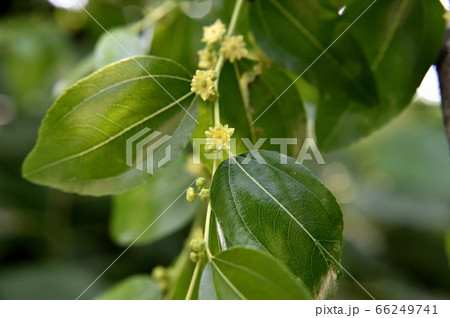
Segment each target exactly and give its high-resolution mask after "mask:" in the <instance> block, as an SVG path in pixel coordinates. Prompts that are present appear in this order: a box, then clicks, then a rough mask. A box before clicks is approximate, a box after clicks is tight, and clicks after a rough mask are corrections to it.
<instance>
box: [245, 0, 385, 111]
mask: <svg viewBox="0 0 450 318" xmlns="http://www.w3.org/2000/svg"><path fill="white" fill-rule="evenodd" d="M340 18H341V17H340V16H339V14H338V12H337V10H331V9H330V8H326V7H324V6H323V5H322V4H320V3H318V2H317V1H306V0H303V1H298V0H269V1H262V0H256V1H254V5H253V8H252V9H251V10H250V19H251V23H252V30H253V33H254V35H255V38H256V41H257V43H258V44H259V46H260V47H261V48H262V50H263V51H264V52H265V53H266V54H267V55H268V56H269V57H270V58H272V59H273V60H274V61H275V62H277V63H279V64H281V65H284V66H286V67H287V68H288V69H290V70H292V71H295V72H297V74H299V75H300V74H302V73H304V72H305V73H304V75H303V76H304V77H305V78H306V79H308V80H309V81H311V82H312V83H314V84H316V85H318V86H320V87H321V88H323V89H326V90H327V91H329V90H332V91H337V92H342V93H344V94H345V95H346V96H347V97H348V98H349V99H352V100H358V101H361V102H364V103H365V104H367V105H368V107H370V106H374V105H375V104H376V102H377V91H376V86H375V82H374V79H373V76H372V74H371V72H370V68H369V64H368V63H367V61H366V60H365V58H364V55H363V53H362V51H361V49H360V47H359V46H358V43H356V41H355V39H354V38H353V37H352V36H351V35H349V34H347V35H346V36H343V37H341V38H339V41H336V42H335V43H334V44H333V45H332V46H331V47H330V48H329V50H327V48H328V47H329V46H330V44H331V43H333V42H334V41H335V40H336V38H338V36H339V35H340V34H341V33H342V32H343V31H344V28H343V26H342V25H341V24H340V23H339V21H340ZM319 56H320V57H321V58H319V59H318V57H319ZM313 63H314V65H313V66H312V67H311V65H312V64H313ZM285 88H287V87H285Z"/></svg>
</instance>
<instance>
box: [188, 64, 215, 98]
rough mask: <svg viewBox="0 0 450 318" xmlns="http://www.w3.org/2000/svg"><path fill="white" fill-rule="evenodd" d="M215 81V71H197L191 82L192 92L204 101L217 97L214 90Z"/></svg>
mask: <svg viewBox="0 0 450 318" xmlns="http://www.w3.org/2000/svg"><path fill="white" fill-rule="evenodd" d="M215 80H216V78H215V76H214V72H213V71H211V70H209V71H200V70H197V71H196V72H195V75H194V78H193V79H192V82H191V91H193V92H194V93H195V94H197V95H198V96H200V97H201V98H202V99H203V100H204V101H206V100H207V99H211V98H212V97H214V96H216V91H215V89H214V81H215Z"/></svg>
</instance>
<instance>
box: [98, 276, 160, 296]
mask: <svg viewBox="0 0 450 318" xmlns="http://www.w3.org/2000/svg"><path fill="white" fill-rule="evenodd" d="M162 297H163V295H162V293H161V291H160V290H159V288H158V284H157V283H156V282H155V281H154V280H153V279H152V278H151V277H150V275H144V274H140V275H134V276H131V277H128V278H126V279H124V280H123V281H121V282H120V283H118V284H117V285H115V286H113V287H111V288H110V289H108V290H106V291H104V292H103V293H101V294H100V295H99V296H98V297H97V299H100V300H146V299H149V300H150V299H151V300H159V299H162Z"/></svg>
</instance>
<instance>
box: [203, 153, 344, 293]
mask: <svg viewBox="0 0 450 318" xmlns="http://www.w3.org/2000/svg"><path fill="white" fill-rule="evenodd" d="M258 154H259V155H260V158H259V159H260V160H261V159H263V160H264V161H265V164H260V163H259V162H258V161H257V160H256V158H258V157H255V155H258ZM283 160H284V161H285V162H284V163H283V164H282V163H281V162H283ZM211 203H212V208H213V211H214V213H215V215H216V217H217V219H218V220H219V223H220V224H221V225H222V228H223V230H224V232H225V235H226V236H227V237H228V238H229V240H230V241H231V243H232V244H234V245H245V246H252V247H256V248H258V249H261V250H264V251H268V252H269V253H270V254H272V255H273V256H274V257H275V258H276V259H278V260H281V261H282V262H283V263H285V264H287V266H288V267H289V268H290V269H291V270H292V271H293V273H294V274H296V275H297V276H298V277H300V278H301V280H302V281H303V282H304V283H305V284H306V285H307V286H308V287H309V288H311V290H312V291H313V293H314V295H315V297H317V298H326V297H329V296H330V295H332V294H333V292H334V289H335V288H334V287H335V286H336V280H337V278H338V276H339V273H340V265H339V264H338V262H340V259H341V253H342V230H343V221H342V213H341V209H340V207H339V205H338V204H337V203H336V199H335V198H334V197H333V195H332V194H331V193H330V192H329V191H328V189H327V188H326V187H325V186H324V185H323V184H322V183H321V182H320V181H319V180H318V179H317V178H316V177H314V176H313V175H312V174H311V173H310V172H309V171H308V170H307V169H306V168H304V167H303V166H302V165H300V164H298V163H296V162H295V160H294V159H293V158H290V157H286V156H284V155H280V154H279V153H276V152H271V151H259V152H257V153H256V154H250V153H246V154H242V155H240V156H237V157H235V158H234V159H228V160H226V161H224V162H222V164H221V165H220V166H219V167H218V169H217V172H216V174H215V175H214V179H213V183H212V186H211Z"/></svg>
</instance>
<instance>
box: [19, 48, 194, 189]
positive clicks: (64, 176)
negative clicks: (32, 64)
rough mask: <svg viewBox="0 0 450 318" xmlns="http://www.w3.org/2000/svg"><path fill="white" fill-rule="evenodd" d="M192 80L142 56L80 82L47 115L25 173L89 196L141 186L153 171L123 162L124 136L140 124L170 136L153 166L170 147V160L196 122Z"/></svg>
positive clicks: (176, 68) (170, 66)
mask: <svg viewBox="0 0 450 318" xmlns="http://www.w3.org/2000/svg"><path fill="white" fill-rule="evenodd" d="M136 61H137V62H138V63H139V64H140V65H138V64H137V63H136ZM141 66H142V67H143V68H144V69H145V70H144V69H142V68H141ZM147 72H148V73H149V74H151V75H152V77H151V76H149V75H148V73H147ZM190 80H191V76H190V75H189V73H188V72H187V71H186V70H185V69H184V68H182V67H181V66H180V65H178V64H176V63H174V62H172V61H170V60H167V59H162V58H156V57H150V56H146V57H137V58H136V59H127V60H122V61H120V62H117V63H115V64H112V65H110V66H107V67H105V68H103V69H101V70H99V71H97V72H95V73H94V74H92V75H90V76H89V77H87V78H85V79H83V80H81V81H79V82H78V83H76V84H75V85H73V86H72V87H71V88H69V89H68V90H67V91H66V92H65V93H64V94H63V95H62V96H61V97H60V98H59V99H58V100H57V101H56V102H55V104H54V105H53V106H52V108H51V109H50V110H49V112H48V113H47V115H46V117H45V118H44V120H43V122H42V125H41V128H40V130H39V138H38V141H37V144H36V146H35V148H34V149H33V150H32V152H31V153H30V154H29V156H28V158H27V159H26V160H25V163H24V166H23V175H24V176H25V177H26V178H27V179H29V180H31V181H33V182H36V183H39V184H43V185H48V186H52V187H55V188H59V189H61V190H64V191H69V192H77V193H81V194H90V195H106V194H116V193H121V192H124V191H127V190H129V189H131V188H133V187H135V186H137V185H140V184H143V183H144V182H145V181H147V180H148V179H149V178H150V176H151V175H150V174H148V173H146V172H143V171H140V170H137V169H136V168H134V167H130V166H127V165H126V140H127V139H128V138H130V137H132V136H134V135H135V134H137V133H139V132H141V130H142V129H144V128H147V129H151V131H152V132H155V131H158V132H161V133H162V134H164V135H170V136H172V137H171V139H170V140H169V141H167V142H166V143H164V144H162V145H160V146H159V147H157V148H156V150H155V151H154V152H153V158H152V159H153V162H154V166H155V168H157V165H156V163H158V162H159V161H160V160H161V159H162V158H165V156H166V152H165V151H166V149H167V147H168V146H169V145H170V158H171V160H173V159H175V158H176V157H177V156H178V155H179V153H180V151H181V150H182V149H183V148H184V147H185V146H186V144H187V142H188V141H189V136H190V135H191V133H192V131H193V129H194V126H195V120H194V119H193V118H192V117H191V116H190V115H189V114H188V113H187V112H189V113H190V114H191V115H192V116H193V117H194V118H195V117H196V113H197V103H196V99H195V98H194V96H193V94H192V93H190ZM158 83H159V84H158ZM160 85H161V86H162V87H164V88H165V89H166V90H167V91H165V90H164V89H162V88H161V86H160ZM168 92H169V93H170V95H171V96H169V94H168ZM172 97H173V98H172ZM174 99H175V100H176V101H175V100H174ZM182 107H183V108H184V109H182ZM133 157H134V156H133ZM133 159H134V158H133ZM145 159H146V158H145V157H144V165H145V162H146V160H145Z"/></svg>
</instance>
